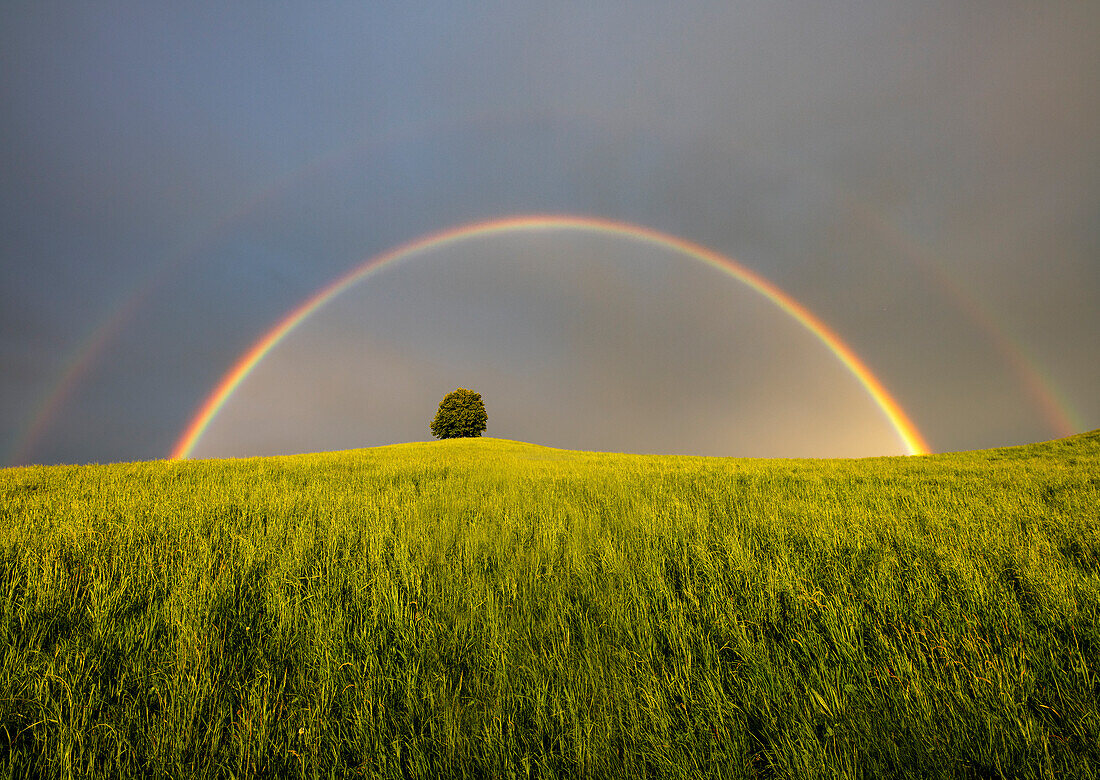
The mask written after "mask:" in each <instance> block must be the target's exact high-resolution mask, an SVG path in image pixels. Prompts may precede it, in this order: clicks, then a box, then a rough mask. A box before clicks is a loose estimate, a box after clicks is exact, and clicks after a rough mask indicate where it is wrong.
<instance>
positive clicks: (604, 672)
mask: <svg viewBox="0 0 1100 780" xmlns="http://www.w3.org/2000/svg"><path fill="white" fill-rule="evenodd" d="M1098 507H1100V435H1098V434H1097V433H1093V434H1088V435H1084V436H1079V437H1074V438H1073V439H1069V440H1063V441H1060V442H1055V443H1050V444H1044V445H1035V446H1032V447H1024V448H1012V449H1005V450H990V451H983V452H974V453H959V454H953V455H940V456H930V457H920V458H879V459H866V460H855V461H851V460H841V461H809V460H806V461H781V460H736V459H716V458H686V457H654V456H634V455H612V454H598V453H581V452H571V451H563V450H554V449H549V448H544V447H537V446H533V445H527V444H521V443H517V442H510V441H503V440H494V439H478V440H448V441H441V442H433V443H428V444H408V445H397V446H392V447H381V448H375V449H368V450H359V451H351V452H341V453H329V454H320V455H303V456H295V457H286V458H264V459H248V460H222V461H216V460H214V461H184V462H153V463H136V464H117V465H111V466H85V467H60V466H59V467H28V468H15V469H4V470H0V726H2V728H3V733H0V773H3V774H4V775H5V776H10V777H27V776H56V777H85V776H89V775H103V776H112V777H113V776H118V775H124V776H142V775H149V776H162V777H181V776H210V777H233V776H235V777H248V776H307V777H322V776H323V777H329V776H366V777H440V776H452V775H453V776H462V775H468V776H479V777H493V776H501V777H528V776H530V777H569V776H591V777H642V776H645V777H696V776H699V775H700V774H706V775H709V776H716V777H756V776H759V777H814V776H830V777H833V776H835V777H998V776H1004V777H1055V776H1070V777H1096V776H1100V769H1097V768H1096V767H1100V704H1098V700H1100V677H1098V675H1100V664H1098V661H1097V659H1098V657H1100V557H1098V556H1100V509H1098Z"/></svg>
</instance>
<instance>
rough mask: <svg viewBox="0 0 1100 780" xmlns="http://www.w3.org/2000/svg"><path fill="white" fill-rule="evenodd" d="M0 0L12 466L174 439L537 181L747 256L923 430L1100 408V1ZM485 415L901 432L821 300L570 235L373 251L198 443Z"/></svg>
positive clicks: (688, 441) (804, 449)
mask: <svg viewBox="0 0 1100 780" xmlns="http://www.w3.org/2000/svg"><path fill="white" fill-rule="evenodd" d="M190 5H192V4H184V3H163V4H161V3H155V2H141V3H131V4H114V3H95V4H78V3H60V4H56V3H50V2H33V3H31V2H26V3H23V2H13V3H4V4H3V5H2V6H0V234H2V236H3V242H2V244H0V463H7V464H22V463H59V462H109V461H120V460H137V459H151V458H162V457H166V456H167V455H168V454H169V453H170V452H171V451H172V449H173V445H174V444H175V443H176V442H177V440H178V439H179V437H180V435H181V433H182V431H183V430H184V429H185V428H186V427H187V424H188V422H189V421H190V420H191V419H192V418H193V417H194V415H195V412H196V410H197V409H198V408H199V407H200V406H201V405H202V403H203V401H204V399H205V398H206V397H207V396H208V395H209V394H210V393H211V391H212V390H213V388H214V387H215V386H217V384H218V383H219V380H220V378H221V377H222V376H223V375H224V374H225V373H226V372H227V371H228V370H229V369H230V368H231V367H232V366H233V365H234V363H236V362H237V360H238V359H239V358H240V356H241V355H242V354H243V353H245V352H246V351H247V350H248V349H249V347H250V345H252V344H253V343H254V342H256V341H257V339H259V338H261V337H262V336H263V335H264V334H265V333H266V332H267V331H268V330H269V329H270V328H271V327H272V326H273V325H274V324H275V323H276V322H278V321H279V320H280V319H281V318H282V317H283V316H285V315H286V314H287V313H288V312H290V311H291V310H293V309H294V308H295V307H296V306H298V305H299V304H301V303H302V302H303V301H304V300H306V299H307V298H308V297H309V296H310V295H311V294H313V293H314V292H315V291H316V290H318V289H320V288H323V287H324V286H325V285H327V284H329V283H331V282H332V281H333V280H334V279H336V278H338V277H339V276H340V275H341V274H343V273H346V272H347V271H348V270H350V269H352V268H354V267H356V266H357V265H359V264H361V263H363V262H364V261H366V260H367V259H369V258H370V257H372V256H376V255H378V254H380V253H382V252H385V251H386V250H388V249H391V248H393V247H395V246H398V245H400V244H403V243H405V242H408V241H411V240H414V239H416V238H418V237H420V236H423V235H426V234H430V233H433V232H436V231H440V230H444V229H447V228H451V227H455V226H458V225H462V224H465V223H472V222H480V221H485V220H493V219H499V218H505V217H509V216H514V215H519V214H529V213H553V214H569V215H577V216H586V217H596V218H602V219H610V220H617V221H622V222H627V223H631V224H635V225H639V226H642V227H645V228H648V229H652V230H658V231H662V232H665V233H667V234H669V235H671V236H675V237H678V238H682V239H686V240H689V241H692V242H695V243H697V244H700V245H703V246H705V247H707V248H709V249H711V250H714V251H717V252H720V253H722V254H724V255H727V256H728V257H730V258H734V259H735V260H736V261H737V262H739V263H741V264H742V265H743V266H745V267H746V268H749V269H752V270H753V271H754V272H756V273H758V274H760V275H761V276H763V277H764V278H766V279H768V280H770V281H771V282H772V283H774V284H775V285H777V286H778V287H779V288H781V289H782V290H784V291H785V292H786V293H787V294H789V295H790V296H792V297H793V298H794V299H796V300H797V301H799V302H800V303H801V304H802V305H804V306H805V307H806V308H807V309H808V310H809V311H811V312H813V313H814V315H816V316H817V317H818V318H820V320H821V321H823V322H824V323H826V324H827V325H828V327H829V328H831V329H832V330H833V331H835V332H836V334H837V335H838V336H839V337H840V338H841V339H843V341H844V342H845V343H846V344H847V345H848V346H849V347H850V348H851V349H852V350H853V351H854V352H855V353H856V354H857V355H858V356H859V358H860V359H861V360H862V361H863V362H864V363H865V364H866V365H867V367H868V368H869V369H870V370H871V371H872V372H873V373H874V375H875V376H876V377H877V378H878V380H879V381H880V382H881V383H882V384H883V385H884V386H885V387H886V388H887V389H888V391H889V392H890V394H891V395H892V396H893V397H894V398H895V399H896V400H897V402H898V404H899V405H900V406H901V407H902V408H903V409H904V410H905V412H906V413H907V414H908V415H909V417H910V418H911V419H912V421H913V422H914V424H915V425H916V426H917V428H918V429H919V430H920V432H921V433H922V434H923V435H924V437H925V438H926V439H927V441H928V442H929V445H930V446H931V448H932V449H933V450H935V451H948V450H958V449H970V448H979V447H990V446H1001V445H1010V444H1019V443H1026V442H1030V441H1037V440H1044V439H1050V438H1054V437H1057V436H1061V435H1064V434H1067V433H1072V432H1077V431H1082V430H1088V429H1093V428H1097V427H1100V392H1097V390H1098V388H1100V360H1097V358H1096V356H1097V355H1100V305H1098V303H1097V302H1098V301H1100V90H1098V89H1097V88H1096V74H1097V73H1100V43H1098V41H1100V5H1097V4H1095V3H1080V2H1065V3H1063V2H1044V3H1033V2H1020V3H1014V2H997V3H981V2H975V3H957V2H952V3H934V2H929V3H912V2H873V3H872V2H866V3H857V2H846V3H839V2H820V1H816V0H815V2H792V3H777V2H772V1H771V0H769V1H767V2H758V3H729V2H718V3H694V2H685V3H675V4H670V3H652V4H650V3H646V2H632V3H606V2H599V1H598V0H597V1H595V2H593V1H591V0H590V1H589V2H584V3H517V2H510V3H476V4H466V3H455V2H445V3H416V4H412V3H373V2H372V3H358V2H357V3H320V4H301V5H294V6H288V5H287V4H274V3H243V4H236V5H231V6H230V7H225V6H226V5H227V4H211V7H208V8H193V7H191V8H188V7H185V6H190ZM457 386H466V387H472V388H473V389H476V390H478V391H480V392H481V393H482V395H483V397H484V398H485V402H486V407H487V410H488V413H489V428H488V430H487V431H486V433H487V435H492V436H499V437H503V438H511V439H521V440H526V441H533V442H537V443H540V444H547V445H552V446H559V447H571V448H578V449H596V450H625V451H636V452H676V453H691V454H707V455H739V456H742V455H743V456H849V455H873V454H895V453H900V452H903V451H905V449H904V447H903V446H902V444H901V442H900V440H899V437H898V435H897V432H896V431H895V430H894V429H893V427H892V426H891V425H890V424H889V421H888V420H887V419H886V417H885V416H884V414H883V413H882V410H881V409H880V408H879V407H878V406H877V405H876V404H875V403H874V401H873V400H872V399H871V397H870V396H869V395H868V393H867V392H866V390H865V388H864V387H863V386H862V385H861V384H860V383H859V382H858V381H857V380H856V379H855V378H854V377H853V375H852V374H851V373H850V372H849V371H848V370H847V369H845V368H844V366H843V365H842V364H841V363H840V362H839V361H838V360H837V359H836V357H835V356H834V355H833V354H832V353H831V352H830V351H829V350H828V349H826V348H825V347H824V346H823V344H822V343H821V342H820V341H819V340H817V339H816V338H815V337H814V336H813V334H811V333H809V332H808V331H807V330H806V329H805V328H804V327H802V326H801V325H799V324H798V323H797V322H795V321H794V320H793V319H792V318H791V317H789V316H788V315H787V314H785V313H783V312H782V311H781V310H779V309H778V308H777V307H776V306H775V305H774V304H773V303H771V302H770V301H768V300H767V299H765V298H764V297H763V296H761V295H760V294H759V293H757V292H755V291H753V290H752V289H750V288H749V287H747V286H746V285H745V284H743V283H741V282H739V281H738V280H737V279H736V278H734V277H733V276H731V275H728V274H723V273H720V272H718V271H716V270H715V269H714V268H711V267H709V266H706V265H704V264H702V263H700V262H698V261H697V260H694V259H692V258H690V257H687V256H686V255H683V254H682V253H679V254H678V253H676V252H672V251H667V250H661V249H658V248H656V247H654V246H651V245H650V246H647V245H645V244H642V243H639V242H637V241H632V240H630V239H629V238H627V237H624V236H613V235H606V234H597V233H591V232H585V231H579V230H556V231H544V232H539V233H535V234H518V233H516V234H509V233H501V234H496V235H492V236H485V237H481V238H478V239H471V240H469V241H466V242H462V243H458V244H454V245H450V246H447V247H443V248H441V249H439V250H437V251H433V252H427V253H423V254H421V255H417V256H415V257H412V258H409V259H407V260H404V261H401V262H398V263H395V264H392V265H390V266H388V267H386V268H385V269H383V270H381V271H379V272H378V273H377V274H374V275H371V276H369V277H368V278H367V279H366V280H364V281H363V282H362V283H360V284H358V285H356V286H355V287H353V288H351V289H349V290H348V291H346V292H345V293H344V294H342V295H341V296H339V297H338V298H336V299H335V300H334V301H333V302H332V303H331V304H329V305H327V306H325V307H323V308H322V309H321V310H320V311H318V312H316V313H315V314H314V315H313V316H312V317H310V318H309V319H307V320H306V321H304V322H303V323H302V324H301V325H300V326H299V327H298V328H297V329H296V330H295V331H293V332H292V333H291V335H290V336H288V337H287V338H286V339H285V340H283V341H282V342H281V343H280V344H279V345H278V346H277V347H276V348H275V349H273V350H272V351H271V352H270V354H269V355H268V356H267V357H266V358H265V359H264V360H263V361H262V362H261V363H260V364H259V365H258V367H257V368H256V369H255V370H254V371H253V372H252V374H251V375H250V376H249V377H248V378H247V379H245V381H244V382H243V383H242V384H241V386H240V387H239V389H238V390H237V392H236V393H235V394H234V395H233V396H232V397H231V398H230V400H229V402H228V403H227V404H226V405H225V407H224V408H223V409H222V411H221V412H220V413H219V415H218V416H217V417H215V418H214V420H213V422H212V423H211V425H210V426H209V428H208V429H207V431H206V433H205V434H204V436H203V438H202V439H201V440H200V442H199V445H198V447H197V448H196V450H195V454H196V455H209V456H222V455H252V454H272V453H292V452H306V451H315V450H325V449H335V448H347V447H357V446H371V445H376V444H387V443H392V442H400V441H417V440H425V439H428V438H430V433H429V430H428V423H429V422H430V420H431V417H432V416H433V415H434V412H435V408H436V405H437V404H438V402H439V400H440V399H441V398H442V397H443V396H444V395H445V394H446V393H447V392H449V391H450V390H453V389H454V388H455V387H457Z"/></svg>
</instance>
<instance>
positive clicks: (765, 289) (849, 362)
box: [169, 215, 929, 459]
mask: <svg viewBox="0 0 1100 780" xmlns="http://www.w3.org/2000/svg"><path fill="white" fill-rule="evenodd" d="M546 230H584V231H590V232H596V233H603V234H606V235H613V236H619V237H622V238H627V239H631V240H634V241H641V242H644V243H647V244H651V245H654V246H658V247H663V248H666V249H669V250H672V251H674V252H680V253H682V254H685V255H688V256H689V257H692V258H694V259H696V260H699V261H701V262H704V263H706V264H707V265H710V266H713V267H715V268H718V269H720V270H722V271H724V272H726V273H729V274H731V275H732V276H734V277H735V278H737V279H738V280H739V281H741V282H743V283H744V284H747V285H748V286H749V287H751V288H752V289H754V290H756V291H757V292H758V293H760V294H761V295H763V296H764V297H766V298H767V299H768V300H770V301H771V302H772V303H774V304H775V305H776V306H778V307H779V308H780V309H782V310H783V311H785V312H786V313H787V314H789V315H790V316H791V317H793V318H794V319H795V320H797V321H798V322H799V323H801V324H802V325H803V326H804V327H805V328H806V329H807V330H809V331H810V332H811V333H812V334H813V335H814V336H815V337H817V339H818V340H819V341H820V342H821V343H822V344H824V345H825V346H826V347H827V348H828V349H829V351H831V352H832V353H833V354H834V355H835V356H836V358H837V359H838V360H840V362H841V363H843V364H844V366H845V367H846V368H847V369H848V370H849V371H850V372H851V373H852V374H853V375H854V376H855V377H856V379H858V380H859V382H860V384H861V385H862V386H863V388H864V389H865V390H866V391H867V394H868V395H870V396H871V398H872V399H873V400H874V402H875V404H876V405H877V406H878V407H879V409H880V410H881V411H882V413H883V415H885V417H886V418H887V420H889V422H890V424H891V425H892V426H893V428H894V430H895V432H896V433H897V436H898V438H899V439H900V440H901V442H902V443H903V444H904V446H905V448H906V450H908V452H909V453H910V454H912V455H923V454H926V453H927V452H929V449H928V445H927V443H926V442H925V441H924V437H923V436H921V434H920V431H918V430H917V427H916V426H915V425H914V424H913V422H912V421H911V420H910V419H909V417H908V415H906V413H905V411H904V410H903V409H902V408H901V406H900V405H899V404H898V402H897V401H895V400H894V398H893V397H892V396H891V395H890V394H889V393H888V392H887V391H886V388H885V387H883V385H882V383H881V382H879V381H878V379H877V378H876V377H875V375H874V374H872V373H871V371H870V369H868V368H867V366H866V365H864V364H863V361H862V360H860V359H859V357H858V356H857V355H856V354H855V352H853V351H852V349H851V348H850V347H849V346H848V345H847V344H845V343H844V342H843V341H842V340H841V339H840V337H839V336H838V335H837V334H836V333H834V332H833V331H832V329H830V328H829V327H828V326H827V325H826V324H825V323H824V322H822V321H821V320H819V319H818V318H817V317H816V316H815V315H814V314H813V313H812V312H811V311H810V310H809V309H807V308H806V307H805V306H803V305H802V304H801V303H799V302H798V301H796V300H795V299H794V298H792V297H791V296H790V295H788V294H787V293H786V292H784V291H783V290H781V289H779V288H778V287H776V286H775V285H774V284H772V283H771V282H769V281H768V280H767V279H765V278H764V277H762V276H760V275H759V274H757V273H756V272H754V271H751V270H749V269H748V268H745V267H744V266H742V265H741V264H740V263H737V262H735V261H734V260H732V259H731V258H729V257H726V256H725V255H722V254H719V253H718V252H715V251H714V250H711V249H708V248H707V247H704V246H702V245H700V244H696V243H694V242H692V241H688V240H687V239H683V238H679V237H677V236H672V235H669V234H667V233H661V232H659V231H656V230H652V229H650V228H647V227H643V226H641V225H633V224H630V223H627V222H616V221H613V220H609V219H601V218H597V217H580V216H569V215H524V216H514V217H507V218H503V219H494V220H488V221H484V222H474V223H470V224H465V225H459V226H457V227H453V228H449V229H447V230H443V231H440V232H438V233H432V234H430V235H427V236H423V237H421V238H417V239H414V240H412V241H409V242H408V243H405V244H402V245H400V246H398V247H395V248H394V249H391V250H389V251H388V252H384V253H382V254H380V255H376V256H373V257H371V258H369V259H368V260H366V261H365V262H363V263H361V264H359V265H358V266H356V267H354V268H352V269H351V270H350V271H348V272H347V273H346V274H344V275H343V276H341V277H339V278H338V279H336V280H335V281H333V282H331V283H329V284H328V285H326V286H324V287H322V288H321V289H320V290H318V291H317V292H316V293H314V294H313V295H312V296H310V297H309V298H308V299H307V300H306V301H304V302H303V303H302V304H301V305H299V306H298V307H297V308H295V309H294V310H292V311H291V312H290V313H288V314H287V315H285V316H284V317H283V318H282V319H281V320H280V321H279V322H278V323H276V325H275V326H274V327H273V328H271V330H269V331H268V332H267V333H266V334H265V335H264V336H263V337H262V338H261V339H260V340H259V341H257V342H256V343H255V344H253V345H252V347H251V348H249V350H248V351H247V352H245V353H244V355H243V356H241V358H240V359H239V360H238V361H237V362H236V364H235V365H234V366H233V367H232V368H231V369H230V370H229V371H228V372H227V373H226V374H225V376H224V377H223V378H222V380H221V381H220V382H219V383H218V385H217V386H216V387H215V388H214V390H213V391H212V392H211V393H210V395H209V396H208V397H207V399H206V400H205V401H204V402H203V404H202V406H201V407H199V410H198V412H196V414H195V416H194V418H193V419H192V420H191V422H190V423H189V424H188V426H187V428H186V430H184V432H183V433H182V434H181V436H180V438H179V441H178V442H177V443H176V446H175V447H174V448H173V449H172V453H171V455H170V456H169V457H171V458H173V459H178V458H187V457H190V455H191V452H192V450H194V448H195V445H196V444H198V441H199V439H200V438H201V437H202V434H203V432H204V431H205V430H206V428H207V426H208V425H210V423H211V421H212V420H213V419H214V417H215V416H217V414H218V412H219V411H220V410H221V408H222V407H223V406H224V405H225V403H226V401H228V400H229V397H230V396H231V395H233V392H234V391H235V390H236V389H237V387H238V386H240V384H241V382H243V381H244V379H245V377H247V376H248V374H249V373H250V372H251V371H252V369H253V368H255V367H256V365H257V364H258V363H259V362H260V361H261V360H263V359H264V356H265V355H267V353H268V352H270V351H271V350H272V349H273V348H274V347H275V345H276V344H278V343H279V342H280V341H281V340H282V339H283V338H284V337H285V336H286V335H287V334H288V333H290V332H291V331H292V330H294V329H295V328H296V327H297V326H298V325H299V324H301V323H302V322H303V321H304V320H305V319H306V318H308V317H309V316H310V315H311V314H313V313H314V312H315V311H317V310H318V309H320V308H321V307H322V306H324V305H325V304H326V303H328V302H329V301H331V300H332V299H333V298H335V297H336V296H337V295H339V294H340V293H342V292H343V291H344V290H346V289H348V288H349V287H351V286H352V285H354V284H356V283H357V282H360V281H362V280H363V279H365V278H366V277H368V276H369V275H370V274H372V273H374V272H376V271H378V270H379V269H381V268H383V267H385V266H387V265H390V264H391V263H395V262H397V261H399V260H407V259H409V258H411V257H414V256H415V255H418V254H421V253H424V252H427V251H430V250H435V249H440V248H442V247H445V246H448V245H450V244H455V243H458V242H460V241H468V240H471V239H475V238H483V237H486V236H492V235H497V234H501V233H512V232H535V231H546Z"/></svg>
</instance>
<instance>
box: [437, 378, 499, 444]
mask: <svg viewBox="0 0 1100 780" xmlns="http://www.w3.org/2000/svg"><path fill="white" fill-rule="evenodd" d="M488 420H489V415H487V414H486V413H485V404H483V403H482V402H481V393H475V392H474V391H473V390H467V389H466V388H465V387H460V388H458V389H457V390H455V391H454V392H453V393H447V395H446V396H445V397H444V398H443V400H442V401H440V402H439V411H437V412H436V413H435V419H434V420H432V425H431V428H432V435H433V436H435V437H436V438H437V439H460V438H467V437H473V436H480V435H481V432H482V431H484V430H485V424H486V423H487V422H488Z"/></svg>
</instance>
